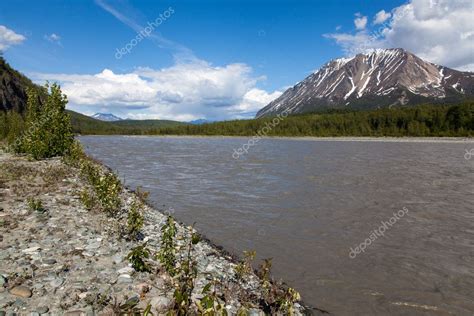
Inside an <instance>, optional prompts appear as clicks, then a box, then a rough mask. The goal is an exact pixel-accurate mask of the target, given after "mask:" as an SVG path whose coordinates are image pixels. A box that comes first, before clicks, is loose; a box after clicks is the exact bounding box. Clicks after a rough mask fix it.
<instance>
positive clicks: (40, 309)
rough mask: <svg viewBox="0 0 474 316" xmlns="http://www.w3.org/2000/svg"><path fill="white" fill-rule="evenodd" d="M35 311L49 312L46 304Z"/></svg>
mask: <svg viewBox="0 0 474 316" xmlns="http://www.w3.org/2000/svg"><path fill="white" fill-rule="evenodd" d="M36 311H37V312H38V313H40V314H46V313H47V312H49V308H48V307H47V306H41V307H38V308H37V309H36Z"/></svg>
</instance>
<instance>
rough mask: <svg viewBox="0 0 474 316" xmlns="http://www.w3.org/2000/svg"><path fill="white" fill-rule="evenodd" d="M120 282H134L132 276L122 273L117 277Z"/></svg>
mask: <svg viewBox="0 0 474 316" xmlns="http://www.w3.org/2000/svg"><path fill="white" fill-rule="evenodd" d="M117 283H118V284H124V283H132V277H131V276H130V275H128V274H122V275H120V276H119V277H118V279H117Z"/></svg>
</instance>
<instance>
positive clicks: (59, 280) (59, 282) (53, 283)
mask: <svg viewBox="0 0 474 316" xmlns="http://www.w3.org/2000/svg"><path fill="white" fill-rule="evenodd" d="M63 283H64V279H63V278H57V279H54V280H53V281H51V282H49V285H51V286H52V287H54V288H56V287H60V286H61V285H63Z"/></svg>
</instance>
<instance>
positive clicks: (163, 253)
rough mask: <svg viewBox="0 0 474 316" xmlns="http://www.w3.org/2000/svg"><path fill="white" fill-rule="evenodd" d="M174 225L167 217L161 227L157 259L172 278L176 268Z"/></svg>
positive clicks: (171, 219)
mask: <svg viewBox="0 0 474 316" xmlns="http://www.w3.org/2000/svg"><path fill="white" fill-rule="evenodd" d="M175 237H176V225H175V223H174V220H173V218H172V217H171V216H168V218H167V219H166V223H165V224H164V225H163V227H161V248H160V251H159V253H158V259H159V260H160V262H161V264H163V266H164V267H165V269H166V271H168V273H169V274H170V275H171V276H174V275H175V273H176V271H175V266H176V254H175V248H176V244H175Z"/></svg>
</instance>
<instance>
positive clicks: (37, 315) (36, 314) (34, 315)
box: [30, 312, 40, 316]
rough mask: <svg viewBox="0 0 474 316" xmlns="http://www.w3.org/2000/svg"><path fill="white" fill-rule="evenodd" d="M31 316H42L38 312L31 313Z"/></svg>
mask: <svg viewBox="0 0 474 316" xmlns="http://www.w3.org/2000/svg"><path fill="white" fill-rule="evenodd" d="M30 316H40V313H38V312H31V314H30Z"/></svg>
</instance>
